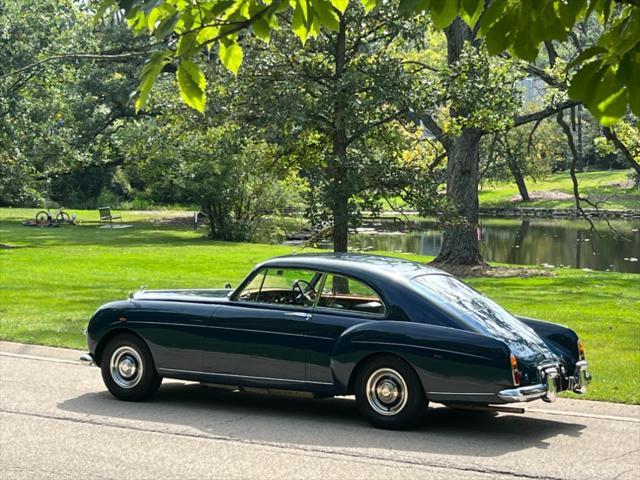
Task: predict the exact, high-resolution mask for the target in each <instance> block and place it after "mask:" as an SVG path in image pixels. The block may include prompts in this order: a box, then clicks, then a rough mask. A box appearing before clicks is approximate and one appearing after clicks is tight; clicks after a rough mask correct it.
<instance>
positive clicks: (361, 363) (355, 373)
mask: <svg viewBox="0 0 640 480" xmlns="http://www.w3.org/2000/svg"><path fill="white" fill-rule="evenodd" d="M378 357H394V358H396V359H398V360H400V361H401V362H403V363H405V364H407V366H408V367H409V368H411V370H413V373H415V375H416V378H418V380H419V382H420V386H421V387H422V391H423V393H424V395H425V396H426V395H427V392H426V390H425V386H424V385H423V383H422V379H421V378H420V375H418V371H417V370H416V368H415V366H414V365H412V364H411V362H409V361H408V360H407V359H406V358H404V357H403V356H402V355H399V354H398V353H397V352H390V351H379V352H371V353H369V354H367V355H365V356H364V357H362V358H361V359H360V360H358V362H357V363H356V365H355V366H354V367H353V369H352V370H351V374H350V375H349V381H348V383H347V393H348V394H350V395H351V394H353V393H354V392H355V382H356V379H357V378H358V374H359V373H360V371H361V370H362V369H363V368H364V366H365V365H367V363H369V362H371V361H372V360H373V359H375V358H378Z"/></svg>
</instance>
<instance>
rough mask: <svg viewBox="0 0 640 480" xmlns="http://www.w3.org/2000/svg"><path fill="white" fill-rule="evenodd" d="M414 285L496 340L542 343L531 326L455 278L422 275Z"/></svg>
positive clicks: (425, 294)
mask: <svg viewBox="0 0 640 480" xmlns="http://www.w3.org/2000/svg"><path fill="white" fill-rule="evenodd" d="M412 283H413V284H414V286H415V287H416V289H417V290H418V291H419V292H420V293H421V294H422V295H423V296H424V297H425V298H427V299H429V300H430V301H432V302H434V303H438V304H442V305H443V306H444V307H445V308H448V309H452V310H454V311H456V312H457V313H459V314H461V315H462V316H463V317H465V318H467V319H470V320H472V321H474V323H476V325H478V326H479V327H480V328H481V330H483V331H485V332H487V333H489V334H491V335H493V336H496V337H498V338H505V339H511V340H516V341H517V340H518V338H526V339H530V340H534V341H536V342H537V341H539V339H537V338H536V335H535V333H534V332H533V331H532V330H531V329H530V328H529V327H528V326H526V325H525V324H523V323H522V322H520V321H519V320H518V319H517V318H515V317H514V316H513V315H511V314H510V313H509V312H507V311H506V310H505V309H504V308H502V307H501V306H500V305H498V304H497V303H496V302H494V301H493V300H491V299H490V298H488V297H485V296H484V295H482V294H481V293H480V292H477V291H476V290H474V289H473V288H471V287H469V286H468V285H466V284H464V283H462V282H461V281H460V280H458V279H457V278H455V277H450V276H448V275H433V274H431V275H421V276H419V277H415V278H413V279H412Z"/></svg>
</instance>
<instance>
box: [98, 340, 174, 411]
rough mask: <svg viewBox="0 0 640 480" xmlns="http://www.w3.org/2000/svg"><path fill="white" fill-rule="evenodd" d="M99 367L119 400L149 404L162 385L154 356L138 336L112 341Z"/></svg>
mask: <svg viewBox="0 0 640 480" xmlns="http://www.w3.org/2000/svg"><path fill="white" fill-rule="evenodd" d="M100 365H101V370H102V379H103V380H104V383H105V385H106V386H107V388H108V389H109V391H110V392H111V394H112V395H113V396H114V397H116V398H118V399H119V400H125V401H130V402H139V401H142V400H146V399H148V398H149V397H151V396H152V395H153V394H154V393H156V391H157V390H158V388H159V387H160V384H161V383H162V377H160V375H158V373H157V372H156V368H155V365H154V364H153V358H152V357H151V352H149V349H148V348H147V346H146V345H145V343H144V342H143V341H142V340H141V339H140V338H139V337H136V336H135V335H130V334H122V335H118V336H117V337H114V338H112V339H111V340H110V341H109V343H108V344H107V346H106V347H105V349H104V352H103V354H102V361H101V363H100Z"/></svg>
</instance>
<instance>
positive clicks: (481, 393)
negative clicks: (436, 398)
mask: <svg viewBox="0 0 640 480" xmlns="http://www.w3.org/2000/svg"><path fill="white" fill-rule="evenodd" d="M427 395H491V396H494V395H495V394H494V393H493V392H477V393H476V392H473V393H472V392H427Z"/></svg>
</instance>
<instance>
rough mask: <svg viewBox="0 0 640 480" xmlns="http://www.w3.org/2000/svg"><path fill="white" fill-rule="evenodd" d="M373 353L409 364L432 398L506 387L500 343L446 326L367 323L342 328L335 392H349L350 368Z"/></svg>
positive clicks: (508, 380) (506, 372) (504, 358)
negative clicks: (442, 394)
mask: <svg viewBox="0 0 640 480" xmlns="http://www.w3.org/2000/svg"><path fill="white" fill-rule="evenodd" d="M378 353H387V354H392V355H396V356H398V357H400V358H402V359H404V360H405V361H406V362H408V363H409V364H410V365H411V366H412V367H413V368H414V370H415V371H416V373H417V374H418V377H419V378H420V381H421V382H422V386H423V388H424V390H425V392H426V393H427V395H429V394H430V393H435V395H434V398H435V396H437V393H438V392H453V393H468V392H497V391H498V390H499V389H500V388H504V387H505V386H510V385H511V369H510V363H509V354H510V351H509V348H508V347H507V345H506V344H505V343H504V342H502V341H500V340H496V339H493V338H491V337H487V336H484V335H480V334H477V333H473V332H468V331H465V330H459V329H454V328H448V327H439V326H434V325H426V324H419V323H412V322H399V321H371V322H366V323H361V324H358V325H355V326H353V327H351V328H349V329H347V330H346V331H345V332H344V333H343V334H342V335H341V337H340V338H339V339H338V341H337V342H336V345H335V348H334V352H333V355H332V369H333V373H334V376H335V379H336V386H337V387H338V389H339V390H341V392H342V393H346V392H348V390H349V381H350V378H351V375H352V374H353V372H354V369H356V368H357V366H358V364H359V363H360V362H361V361H362V360H363V359H365V358H367V357H370V356H371V355H374V354H378Z"/></svg>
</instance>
